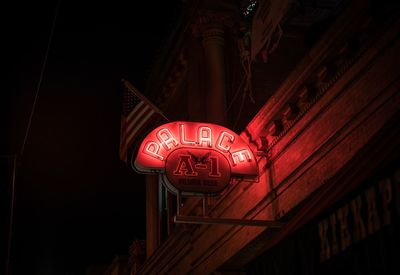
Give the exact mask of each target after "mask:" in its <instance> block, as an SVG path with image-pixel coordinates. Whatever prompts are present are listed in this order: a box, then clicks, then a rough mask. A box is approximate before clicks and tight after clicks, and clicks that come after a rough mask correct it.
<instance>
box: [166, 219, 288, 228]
mask: <svg viewBox="0 0 400 275" xmlns="http://www.w3.org/2000/svg"><path fill="white" fill-rule="evenodd" d="M174 222H175V223H190V224H231V225H248V226H263V227H271V228H281V227H282V226H283V225H284V224H285V223H284V222H280V221H268V220H245V219H226V218H211V217H204V216H175V217H174Z"/></svg>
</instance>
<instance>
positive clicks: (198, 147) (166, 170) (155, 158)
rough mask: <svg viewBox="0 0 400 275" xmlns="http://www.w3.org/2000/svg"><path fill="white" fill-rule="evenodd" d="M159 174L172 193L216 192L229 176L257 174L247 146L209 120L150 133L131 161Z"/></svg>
mask: <svg viewBox="0 0 400 275" xmlns="http://www.w3.org/2000/svg"><path fill="white" fill-rule="evenodd" d="M134 165H135V168H136V169H137V170H138V171H139V172H143V173H160V174H162V175H163V179H164V182H165V184H166V186H167V188H168V189H170V190H171V191H172V192H178V191H179V192H188V193H218V192H221V191H222V190H223V189H224V188H225V187H226V186H227V185H228V184H229V182H230V180H231V178H232V177H257V176H258V166H257V163H256V159H255V157H254V154H253V152H252V151H251V149H250V148H249V146H248V145H247V144H246V143H245V142H244V141H243V140H242V139H241V138H240V136H238V135H237V134H236V133H234V132H232V131H231V130H229V129H227V128H225V127H222V126H219V125H215V124H210V123H198V122H180V121H178V122H171V123H167V124H164V125H162V126H160V127H158V128H156V129H154V130H153V131H152V132H150V133H149V134H148V135H147V136H146V138H145V139H144V140H143V142H142V144H141V145H140V147H139V151H138V154H137V156H136V159H135V162H134Z"/></svg>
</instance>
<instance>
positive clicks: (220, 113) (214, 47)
mask: <svg viewBox="0 0 400 275" xmlns="http://www.w3.org/2000/svg"><path fill="white" fill-rule="evenodd" d="M202 35H203V48H204V54H205V59H206V64H207V68H206V70H207V76H208V90H207V107H206V108H207V109H206V112H207V119H208V121H209V122H212V123H216V124H221V125H226V117H225V109H226V92H225V91H226V87H225V86H226V85H225V64H224V29H223V25H222V24H217V23H216V24H213V25H210V26H208V27H206V28H205V29H204V30H203V32H202Z"/></svg>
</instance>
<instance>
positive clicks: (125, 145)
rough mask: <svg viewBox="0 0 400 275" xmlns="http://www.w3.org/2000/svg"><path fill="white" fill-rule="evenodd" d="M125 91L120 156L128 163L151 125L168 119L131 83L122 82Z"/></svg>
mask: <svg viewBox="0 0 400 275" xmlns="http://www.w3.org/2000/svg"><path fill="white" fill-rule="evenodd" d="M122 82H123V84H124V86H125V89H124V96H123V106H122V115H121V140H120V146H119V156H120V159H121V160H122V161H124V162H125V163H128V161H129V160H128V155H129V152H130V151H131V149H132V148H133V147H134V145H135V144H136V143H137V142H138V141H140V139H141V138H142V137H143V135H144V134H146V133H147V129H148V126H149V124H150V123H152V122H155V121H156V120H157V119H159V118H163V119H164V120H167V121H168V119H167V118H166V117H165V116H164V115H163V113H162V112H161V111H160V110H159V109H158V108H157V107H156V106H154V105H153V104H152V103H151V102H150V101H149V100H148V99H147V98H145V97H144V96H143V95H142V94H141V93H140V92H139V91H138V90H137V89H136V88H135V87H133V85H132V84H131V83H129V82H128V81H126V80H124V79H123V80H122Z"/></svg>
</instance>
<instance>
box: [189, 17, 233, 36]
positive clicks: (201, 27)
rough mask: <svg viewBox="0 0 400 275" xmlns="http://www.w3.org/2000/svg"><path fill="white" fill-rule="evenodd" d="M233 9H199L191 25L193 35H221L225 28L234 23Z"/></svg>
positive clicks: (230, 27) (229, 27)
mask: <svg viewBox="0 0 400 275" xmlns="http://www.w3.org/2000/svg"><path fill="white" fill-rule="evenodd" d="M235 18H236V13H235V12H234V11H216V10H199V11H198V14H197V16H196V17H195V19H194V22H193V25H192V31H193V34H194V35H195V36H203V37H204V38H206V37H208V36H210V35H211V36H222V35H223V33H224V31H225V30H226V29H232V28H233V27H234V25H235Z"/></svg>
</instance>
